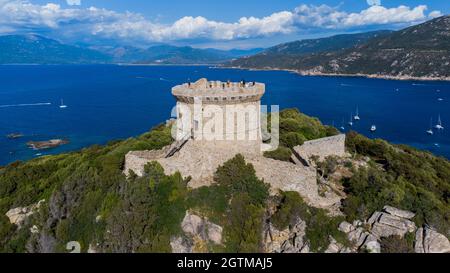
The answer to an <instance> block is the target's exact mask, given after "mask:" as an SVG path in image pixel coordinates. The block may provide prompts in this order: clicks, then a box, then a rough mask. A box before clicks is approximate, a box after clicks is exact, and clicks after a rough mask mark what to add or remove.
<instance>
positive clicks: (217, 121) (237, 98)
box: [172, 79, 265, 152]
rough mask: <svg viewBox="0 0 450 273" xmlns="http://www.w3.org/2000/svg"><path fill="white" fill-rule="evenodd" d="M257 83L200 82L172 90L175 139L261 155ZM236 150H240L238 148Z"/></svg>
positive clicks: (261, 86) (261, 90) (260, 86)
mask: <svg viewBox="0 0 450 273" xmlns="http://www.w3.org/2000/svg"><path fill="white" fill-rule="evenodd" d="M264 92H265V86H264V84H260V83H247V84H244V83H230V82H210V81H207V80H206V79H201V80H199V81H197V82H195V83H191V84H189V83H188V84H183V85H179V86H176V87H174V88H173V89H172V93H173V95H174V96H175V97H176V99H177V125H176V126H177V138H178V139H181V138H183V137H185V136H187V135H189V136H190V137H191V138H192V139H193V140H194V141H196V142H199V144H200V145H202V146H208V145H213V146H217V145H228V146H229V147H230V149H231V147H233V149H234V148H236V147H241V148H242V149H245V150H254V151H257V152H260V145H261V143H262V140H261V139H262V137H261V97H262V96H263V95H264ZM238 150H239V148H238Z"/></svg>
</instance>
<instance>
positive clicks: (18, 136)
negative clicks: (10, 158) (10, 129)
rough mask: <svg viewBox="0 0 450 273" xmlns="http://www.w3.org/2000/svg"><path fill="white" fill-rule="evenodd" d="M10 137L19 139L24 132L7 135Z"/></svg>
mask: <svg viewBox="0 0 450 273" xmlns="http://www.w3.org/2000/svg"><path fill="white" fill-rule="evenodd" d="M6 137H7V138H8V139H18V138H21V137H23V134H21V133H12V134H9V135H7V136H6Z"/></svg>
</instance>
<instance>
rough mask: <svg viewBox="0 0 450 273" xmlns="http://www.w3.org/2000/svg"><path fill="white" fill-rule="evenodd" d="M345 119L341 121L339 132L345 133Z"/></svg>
mask: <svg viewBox="0 0 450 273" xmlns="http://www.w3.org/2000/svg"><path fill="white" fill-rule="evenodd" d="M344 120H345V119H342V126H341V130H342V131H345V126H344V123H345V121H344Z"/></svg>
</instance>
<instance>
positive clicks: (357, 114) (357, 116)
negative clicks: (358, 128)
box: [353, 108, 361, 121]
mask: <svg viewBox="0 0 450 273" xmlns="http://www.w3.org/2000/svg"><path fill="white" fill-rule="evenodd" d="M353 118H354V119H355V120H356V121H359V120H361V118H360V117H359V109H358V108H356V115H355V116H354V117H353Z"/></svg>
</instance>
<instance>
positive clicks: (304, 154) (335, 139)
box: [294, 134, 346, 164]
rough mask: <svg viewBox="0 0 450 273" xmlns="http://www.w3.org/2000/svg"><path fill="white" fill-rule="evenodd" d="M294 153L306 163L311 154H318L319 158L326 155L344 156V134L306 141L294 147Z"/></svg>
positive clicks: (308, 161) (322, 158) (321, 158)
mask: <svg viewBox="0 0 450 273" xmlns="http://www.w3.org/2000/svg"><path fill="white" fill-rule="evenodd" d="M294 154H295V155H296V156H297V157H300V159H302V160H303V161H304V162H306V163H308V164H310V159H311V157H312V156H318V157H319V160H324V159H325V158H326V157H328V156H339V157H343V156H346V153H345V135H344V134H341V135H337V136H332V137H327V138H321V139H316V140H311V141H306V142H305V143H304V144H303V145H301V146H296V147H294Z"/></svg>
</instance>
